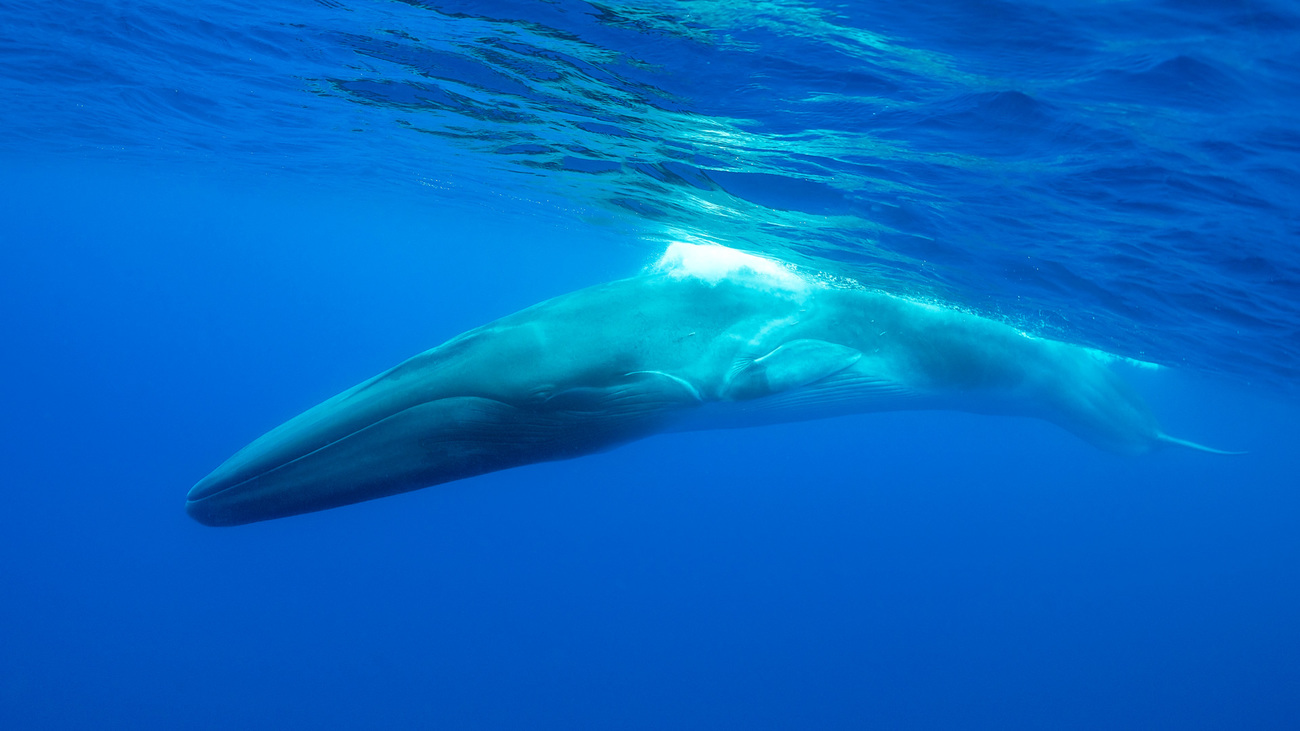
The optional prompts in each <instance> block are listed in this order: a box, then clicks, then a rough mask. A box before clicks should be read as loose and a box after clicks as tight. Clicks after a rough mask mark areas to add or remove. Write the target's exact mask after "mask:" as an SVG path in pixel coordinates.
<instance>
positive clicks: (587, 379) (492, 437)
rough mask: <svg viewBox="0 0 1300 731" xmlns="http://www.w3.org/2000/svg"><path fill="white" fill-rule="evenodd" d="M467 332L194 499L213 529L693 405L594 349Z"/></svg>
mask: <svg viewBox="0 0 1300 731" xmlns="http://www.w3.org/2000/svg"><path fill="white" fill-rule="evenodd" d="M544 341H545V337H539V336H538V334H537V333H535V332H530V331H527V330H526V329H521V328H512V327H510V326H509V325H508V323H507V324H505V325H500V326H497V327H494V328H491V329H480V330H478V331H472V332H471V333H467V334H465V335H463V336H461V337H459V338H456V339H454V340H452V341H450V342H448V343H446V344H444V345H442V346H440V347H438V348H435V349H433V350H431V351H428V352H426V353H423V354H421V355H418V356H416V357H414V358H411V359H410V360H408V361H406V362H404V363H402V364H400V365H398V366H397V367H395V368H393V369H391V370H389V371H387V372H386V373H383V374H380V375H379V376H376V377H374V378H372V379H370V380H368V381H366V382H364V383H362V384H360V385H358V386H356V387H354V388H352V389H349V390H348V391H345V392H343V393H341V394H339V395H338V396H335V397H334V398H331V399H329V400H328V401H325V402H324V403H321V404H319V405H318V406H315V407H314V408H312V409H309V410H308V411H306V412H304V413H302V414H300V415H298V416H297V417H294V418H293V419H290V420H289V421H287V422H285V423H284V424H282V425H280V426H279V427H276V428H275V429H273V430H271V431H270V432H268V433H266V434H265V435H263V436H262V437H260V438H258V439H256V440H255V441H253V442H252V443H251V444H249V445H248V446H247V447H244V448H243V449H242V450H240V451H239V452H238V453H236V454H235V455H234V456H233V457H231V458H230V459H228V460H226V462H225V463H223V464H222V465H221V466H219V467H217V469H215V470H213V472H212V473H211V474H209V475H208V476H207V477H205V478H203V479H202V480H200V481H199V482H198V483H197V484H196V485H194V487H193V488H192V489H191V490H190V492H189V495H188V496H187V499H186V504H185V505H186V512H188V513H189V515H190V516H191V517H193V518H194V519H195V520H197V521H199V522H200V523H203V524H205V525H213V526H225V525H239V524H243V523H251V522H256V521H262V520H270V519H272V518H281V517H286V516H290V515H296V514H299V513H307V512H312V511H317V510H324V509H327V508H333V507H338V506H341V505H347V504H350V503H355V502H360V501H363V500H371V499H374V498H379V497H385V496H388V495H393V494H396V493H400V492H406V491H410V490H415V489H419V488H423V487H428V486H431V485H437V484H440V483H444V482H450V481H452V480H459V479H463V478H466V477H472V476H474V475H479V474H483V473H486V472H493V471H496V470H501V469H506V468H509V467H515V466H519V465H524V464H529V463H533V462H541V461H547V460H555V459H566V458H570V457H577V456H581V455H583V454H588V453H591V452H594V451H598V450H600V449H604V448H608V447H610V446H613V445H615V444H618V443H622V442H624V441H628V440H630V439H635V438H638V437H639V436H642V435H643V434H644V433H645V432H647V431H651V430H653V429H654V428H655V427H656V425H657V424H659V423H660V421H661V420H662V419H663V418H665V417H666V416H667V415H668V414H670V413H671V412H672V411H673V409H674V407H675V406H680V405H682V404H683V403H685V402H687V401H690V400H692V399H693V398H694V397H693V394H690V393H688V391H689V389H688V388H687V387H685V386H684V385H683V384H680V383H675V382H674V381H673V380H672V379H669V378H664V377H657V376H656V375H655V374H647V373H629V372H628V370H627V368H625V367H623V366H622V364H620V363H618V362H617V361H616V360H613V361H611V359H610V357H609V355H608V353H607V352H606V351H604V350H602V349H600V348H599V347H595V348H592V349H590V350H584V349H582V348H578V347H572V348H568V349H565V350H563V351H560V352H558V354H557V352H556V350H555V349H546V348H544V347H542V345H541V343H544Z"/></svg>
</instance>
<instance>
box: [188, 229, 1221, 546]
mask: <svg viewBox="0 0 1300 731" xmlns="http://www.w3.org/2000/svg"><path fill="white" fill-rule="evenodd" d="M897 409H952V410H960V411H969V412H975V413H982V414H1002V415H1014V416H1029V417H1036V418H1040V419H1044V420H1047V421H1050V422H1052V423H1055V424H1057V425H1059V426H1061V427H1063V428H1065V429H1067V430H1068V431H1070V432H1072V433H1074V434H1076V435H1078V436H1079V437H1081V438H1082V439H1084V440H1086V441H1088V442H1090V443H1092V444H1094V445H1096V446H1098V447H1100V448H1103V449H1107V450H1110V451H1114V452H1118V453H1121V454H1132V455H1137V454H1142V453H1145V452H1149V451H1151V450H1153V449H1157V448H1160V447H1163V446H1179V447H1187V448H1191V449H1198V450H1202V451H1209V452H1212V451H1215V450H1211V449H1208V448H1205V447H1202V446H1200V445H1197V444H1194V443H1192V442H1187V441H1184V440H1181V439H1175V438H1173V437H1169V436H1168V435H1166V434H1164V433H1163V432H1162V431H1161V430H1160V428H1159V426H1158V424H1157V422H1156V420H1155V417H1154V416H1153V415H1152V414H1151V412H1150V410H1149V409H1148V408H1147V407H1146V405H1145V404H1144V403H1143V401H1142V399H1141V398H1139V397H1138V396H1137V395H1136V394H1135V393H1134V392H1133V391H1132V389H1131V388H1129V387H1128V385H1127V384H1125V383H1124V382H1123V381H1122V380H1121V379H1120V378H1119V377H1118V376H1116V375H1115V374H1114V373H1113V372H1112V371H1111V370H1110V368H1109V367H1108V363H1107V359H1106V358H1104V357H1100V355H1099V354H1098V353H1097V351H1090V350H1088V349H1086V348H1081V347H1078V346H1074V345H1070V344H1067V343H1061V342H1056V341H1052V340H1046V339H1042V338H1036V337H1032V336H1029V335H1027V334H1025V333H1023V332H1021V331H1019V330H1016V329H1015V328H1012V327H1010V326H1007V325H1004V324H1002V323H998V322H994V321H992V320H988V319H984V318H981V317H978V316H975V315H973V314H970V313H967V312H962V311H960V310H956V309H951V308H945V307H942V306H938V305H935V304H934V303H926V302H915V301H911V300H908V299H905V298H902V297H897V296H893V295H890V294H887V293H883V292H874V291H871V290H867V289H863V288H854V287H838V286H828V285H826V284H825V283H824V282H823V281H820V280H817V279H816V278H814V277H812V276H805V275H803V274H801V273H800V272H799V271H797V270H796V269H794V268H793V267H790V266H788V265H786V264H784V263H782V262H777V261H774V260H770V259H765V258H763V257H759V256H755V255H753V254H747V253H743V252H739V251H735V250H732V249H727V248H725V247H721V246H715V245H695V244H674V245H672V246H670V247H669V248H668V251H667V252H665V254H664V256H663V257H662V258H661V259H660V260H659V262H658V263H656V264H655V265H653V266H651V267H650V268H648V269H647V271H645V272H644V273H642V274H641V275H639V276H636V277H633V278H631V279H624V280H620V281H616V282H610V283H608V284H602V285H597V286H595V287H590V288H588V289H584V290H580V291H578V292H574V293H572V294H568V295H564V296H562V297H557V298H555V299H552V300H548V301H546V302H542V303H539V304H537V305H534V306H532V307H529V308H527V309H525V310H522V311H520V312H518V313H515V314H513V315H509V316H507V317H504V318H501V319H500V320H497V321H496V322H493V323H489V324H487V325H484V326H483V327H480V328H477V329H475V330H471V331H469V332H467V333H464V334H462V335H459V336H457V337H455V338H452V339H451V340H449V341H448V342H446V343H444V344H443V345H441V346H438V347H436V348H433V349H432V350H429V351H426V352H424V353H421V354H420V355H417V356H415V357H413V358H411V359H409V360H407V361H406V362H404V363H401V364H399V365H397V366H396V367H394V368H392V369H391V370H389V371H387V372H385V373H382V374H380V375H378V376H375V377H374V378H371V379H370V380H368V381H366V382H364V383H361V384H360V385H358V386H356V387H354V388H351V389H349V390H347V391H345V392H343V393H341V394H339V395H338V396H335V397H334V398H332V399H329V400H328V401H326V402H324V403H322V404H320V405H318V406H316V407H315V408H312V409H309V410H308V411H306V412H304V413H303V414H301V415H300V416H298V417H296V418H294V419H291V420H290V421H288V422H286V423H285V424H283V425H281V426H279V427H277V428H276V429H273V430H272V431H270V432H269V433H267V434H266V435H264V436H262V437H261V438H259V439H257V440H255V441H254V442H253V443H252V444H250V445H248V446H247V447H245V448H244V449H243V450H241V451H240V452H239V453H237V454H236V455H235V456H233V457H231V458H230V459H229V460H227V461H226V462H225V463H224V464H222V465H221V466H220V467H218V468H217V469H216V470H214V471H213V472H212V474H210V475H208V476H207V477H206V478H204V479H203V480H201V481H199V483H198V484H196V485H195V486H194V488H193V489H192V490H191V491H190V494H189V499H188V501H187V503H186V509H187V511H188V512H189V513H190V515H192V516H193V517H194V518H195V519H197V520H199V521H200V522H203V523H206V524H209V525H235V524H240V523H248V522H253V521H258V520H267V519H271V518H278V517H284V516H288V515H294V514H298V513H304V512H310V511H313V510H322V509H326V508H331V507H337V506H340V505H346V504H349V503H354V502H359V501H362V500H370V499H373V498H377V497H383V496H385V495H392V494H395V493H399V492H405V491H408V490H414V489H419V488H422V487H427V486H430V485H435V484H439V483H443V482H449V481H452V480H458V479H463V478H466V477H472V476H474V475H479V474H483V473H486V472H492V471H495V470H501V469H506V468H509V467H516V466H521V465H525V464H530V463H533V462H541V461H546V460H554V459H566V458H571V457H577V456H581V455H584V454H590V453H593V452H597V451H600V450H603V449H608V448H610V447H613V446H616V445H618V444H622V443H626V442H628V441H632V440H635V439H640V438H643V437H646V436H649V435H651V434H654V433H657V432H661V431H669V430H672V431H682V430H692V429H712V428H729V427H746V426H757V425H762V424H771V423H778V422H785V421H797V420H803V419H815V418H823V417H827V416H836V415H843V414H854V413H865V412H871V411H886V410H897Z"/></svg>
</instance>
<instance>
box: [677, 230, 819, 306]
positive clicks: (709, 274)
mask: <svg viewBox="0 0 1300 731" xmlns="http://www.w3.org/2000/svg"><path fill="white" fill-rule="evenodd" d="M652 269H653V270H654V271H657V272H662V273H664V274H667V275H669V276H672V277H676V278H678V279H684V278H686V277H692V278H694V279H700V280H703V281H705V282H708V283H709V284H714V285H716V284H718V283H719V282H722V281H724V280H725V281H731V282H738V283H741V284H744V285H746V286H751V287H759V288H762V289H765V290H770V291H778V292H786V293H789V294H795V295H797V294H802V293H804V292H806V291H807V290H808V289H809V288H810V287H812V286H814V285H813V284H812V283H811V282H809V281H808V280H807V279H805V278H803V277H801V276H799V274H798V273H797V272H795V271H794V270H793V269H791V268H790V266H789V265H787V264H785V263H783V262H780V261H776V260H774V259H765V258H763V257H761V256H756V255H754V254H749V253H746V252H744V251H738V250H736V249H729V248H727V247H725V246H721V245H719V244H688V243H685V242H682V241H675V242H673V243H672V244H670V245H669V246H668V250H667V251H665V252H664V255H663V256H661V257H660V258H659V261H658V262H656V263H655V265H654V267H652Z"/></svg>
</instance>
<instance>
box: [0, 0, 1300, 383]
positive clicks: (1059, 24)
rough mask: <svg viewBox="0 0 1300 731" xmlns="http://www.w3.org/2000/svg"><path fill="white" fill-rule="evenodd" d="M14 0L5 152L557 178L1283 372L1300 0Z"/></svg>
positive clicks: (1116, 340)
mask: <svg viewBox="0 0 1300 731" xmlns="http://www.w3.org/2000/svg"><path fill="white" fill-rule="evenodd" d="M2 12H3V16H4V20H5V24H4V29H3V31H0V51H2V52H3V54H4V55H3V58H4V70H5V73H4V74H3V76H2V77H0V93H3V95H4V98H5V100H6V105H5V111H4V112H0V114H3V117H4V122H5V127H6V131H7V135H6V137H5V139H4V141H3V143H0V144H3V145H5V147H6V148H8V149H9V150H10V151H15V150H26V151H30V150H33V149H40V150H44V151H63V152H75V153H77V154H83V155H84V154H94V155H102V156H106V157H112V158H136V159H145V160H151V161H157V160H158V159H159V158H160V157H163V158H167V159H178V160H187V161H191V162H192V164H194V165H221V166H236V165H237V166H245V167H248V168H252V169H255V170H273V171H276V172H284V173H288V174H292V175H302V176H331V177H333V178H335V179H342V180H348V181H350V184H352V185H367V186H377V187H403V186H415V185H420V184H423V185H426V186H430V190H429V195H431V196H441V197H443V198H445V199H451V200H455V201H459V202H462V203H464V204H466V205H473V204H474V203H475V202H479V203H482V202H484V201H491V200H496V201H497V202H498V204H501V203H500V201H502V200H505V201H507V202H508V205H511V206H514V207H516V208H521V207H527V208H528V209H529V210H530V211H531V212H532V213H533V214H534V215H539V216H541V215H555V216H569V215H572V211H573V209H574V207H577V208H579V209H581V210H582V211H584V212H585V215H586V216H587V217H588V220H591V221H595V222H598V223H600V224H601V225H605V226H613V227H616V228H618V229H620V230H625V231H627V232H628V233H629V234H634V235H638V236H641V237H644V238H646V239H650V240H652V241H653V240H656V239H659V240H664V239H685V240H711V241H719V242H723V243H726V244H728V245H731V246H736V247H741V248H746V249H749V250H753V251H759V252H768V253H771V254H774V255H777V256H780V257H783V258H787V259H791V260H793V261H796V262H798V263H801V264H805V265H809V266H812V267H815V268H818V269H822V270H828V271H832V272H834V273H837V274H841V275H846V276H849V277H852V278H855V279H858V280H860V281H863V282H864V283H867V284H870V285H877V286H885V287H889V288H892V289H895V290H903V291H908V292H911V293H915V294H921V295H926V296H934V297H937V298H940V299H943V300H945V301H950V302H955V303H960V304H962V305H964V306H968V307H972V308H975V309H977V310H978V311H981V312H983V313H985V314H989V315H994V316H998V317H1002V318H1006V319H1008V320H1011V321H1013V322H1015V323H1016V324H1018V325H1021V326H1023V327H1026V328H1027V329H1030V330H1033V331H1036V332H1041V333H1044V334H1047V335H1050V336H1053V337H1058V338H1062V339H1069V340H1075V341H1079V342H1085V343H1088V344H1091V345H1094V346H1098V347H1101V348H1104V349H1106V350H1109V351H1112V352H1116V353H1120V354H1123V355H1128V356H1134V357H1138V358H1141V359H1144V360H1149V361H1154V362H1158V363H1164V364H1177V365H1180V366H1185V367H1188V368H1191V369H1193V370H1196V371H1202V372H1211V373H1219V374H1223V375H1226V376H1227V377H1228V378H1230V379H1233V380H1237V381H1241V382H1250V383H1264V384H1268V385H1270V386H1273V387H1282V388H1286V387H1288V386H1289V385H1290V383H1291V381H1293V380H1294V378H1295V376H1296V375H1297V365H1296V364H1297V357H1298V356H1300V328H1298V325H1297V323H1298V322H1300V312H1298V311H1297V299H1298V296H1297V295H1298V292H1300V263H1298V257H1297V255H1296V253H1295V252H1296V249H1297V247H1296V245H1295V241H1296V238H1297V234H1298V233H1300V223H1298V222H1297V204H1296V201H1297V200H1300V173H1297V170H1300V132H1297V130H1298V129H1300V108H1298V107H1300V102H1298V101H1297V100H1300V10H1298V9H1297V7H1296V6H1295V5H1293V4H1287V3H1276V4H1270V3H1254V2H1222V3H1211V2H1205V3H1181V2H1171V3H1152V2H1112V3H1090V2H1080V3H1044V4H1035V3H1016V4H1012V3H1001V2H987V3H980V2H974V3H966V2H949V3H926V4H925V5H924V6H923V7H919V8H918V7H912V6H910V5H908V4H901V3H849V4H814V3H808V2H794V1H769V2H749V1H746V2H739V1H737V2H724V1H720V0H699V1H697V2H690V1H686V0H682V1H678V2H637V3H588V2H568V1H567V0H566V1H560V2H464V3H457V2H413V1H409V0H407V1H401V2H332V1H331V2H325V1H322V2H316V3H310V2H283V1H281V2H269V3H231V2H213V3H202V4H198V5H182V6H178V5H175V4H172V3H151V2H129V1H121V2H108V3H71V4H67V3H61V4H57V5H55V4H50V3H36V2H24V1H23V0H18V2H16V3H9V4H7V6H6V9H5V10H4V11H2ZM502 205H504V204H502Z"/></svg>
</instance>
